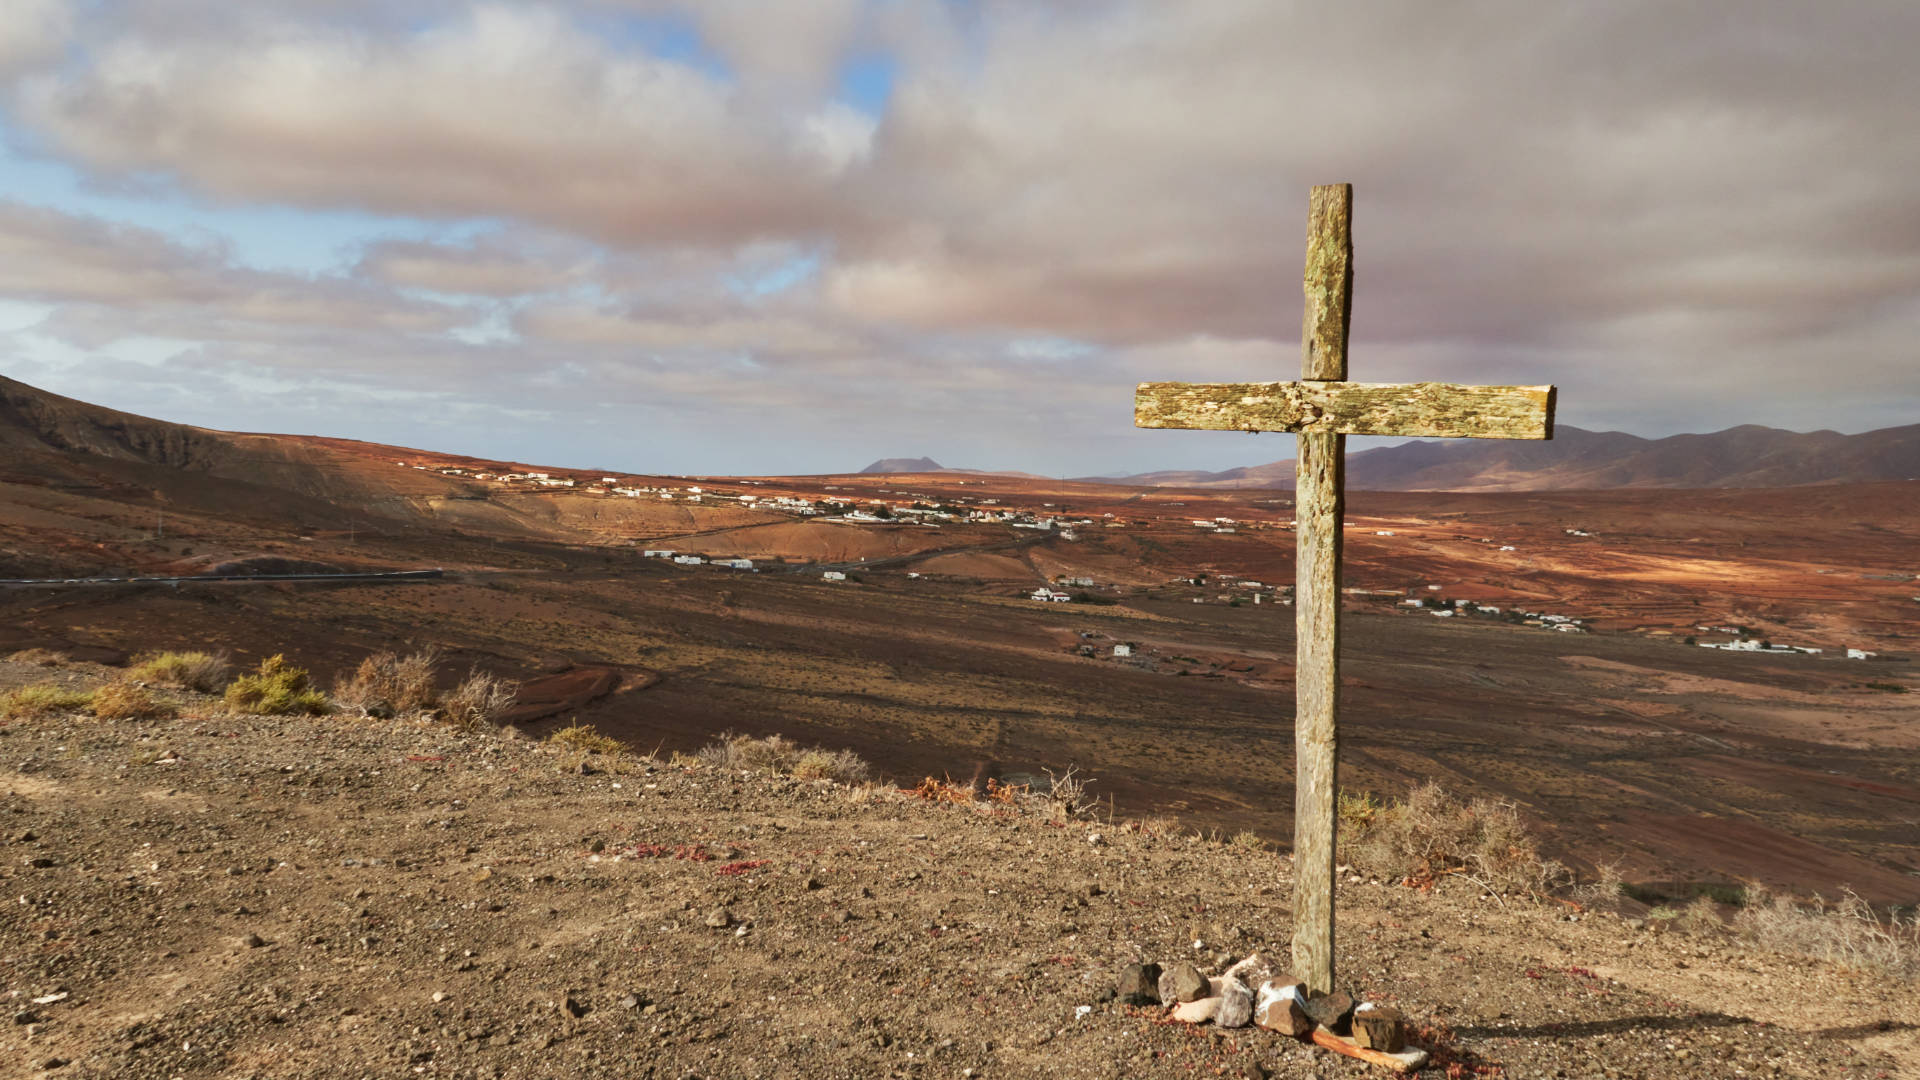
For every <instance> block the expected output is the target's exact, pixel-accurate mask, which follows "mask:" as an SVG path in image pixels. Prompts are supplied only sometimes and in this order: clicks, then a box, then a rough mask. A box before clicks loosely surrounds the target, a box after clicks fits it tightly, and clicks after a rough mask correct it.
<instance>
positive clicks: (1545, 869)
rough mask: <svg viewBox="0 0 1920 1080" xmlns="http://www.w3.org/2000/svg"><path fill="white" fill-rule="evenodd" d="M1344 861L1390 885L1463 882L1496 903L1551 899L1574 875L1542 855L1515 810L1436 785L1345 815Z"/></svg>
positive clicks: (1506, 803) (1501, 803)
mask: <svg viewBox="0 0 1920 1080" xmlns="http://www.w3.org/2000/svg"><path fill="white" fill-rule="evenodd" d="M1343 817H1346V818H1347V820H1348V828H1347V829H1346V830H1344V831H1343V833H1342V835H1341V836H1340V846H1341V854H1342V857H1343V858H1345V859H1346V861H1348V862H1350V863H1352V864H1354V865H1355V866H1359V867H1364V868H1365V869H1367V870H1368V871H1369V872H1371V873H1373V874H1375V875H1378V876H1380V877H1384V878H1400V879H1405V880H1407V881H1409V882H1411V883H1414V884H1427V883H1431V882H1432V881H1434V880H1435V879H1437V878H1439V877H1441V876H1443V875H1446V874H1459V875H1461V876H1463V877H1466V878H1468V879H1469V880H1472V881H1474V882H1476V883H1477V884H1479V885H1481V886H1482V887H1484V888H1485V889H1487V890H1488V891H1489V892H1492V893H1494V894H1496V895H1526V896H1535V897H1538V896H1543V895H1545V894H1546V893H1547V892H1548V891H1549V890H1550V889H1552V888H1554V887H1556V886H1558V885H1560V884H1563V883H1564V882H1565V881H1566V879H1567V877H1568V874H1567V870H1566V868H1565V867H1564V866H1561V865H1560V864H1559V863H1558V862H1554V861H1552V860H1549V859H1543V858H1541V857H1540V849H1539V845H1538V843H1537V841H1535V839H1534V837H1533V835H1532V834H1531V833H1530V832H1528V830H1527V827H1526V824H1525V823H1524V822H1522V821H1521V820H1520V811H1519V809H1518V808H1517V807H1515V806H1514V805H1513V804H1512V803H1508V802H1499V801H1496V800H1493V799H1475V800H1473V801H1472V802H1470V803H1463V802H1461V801H1460V800H1459V799H1457V798H1455V797H1454V796H1452V795H1450V794H1448V793H1447V791H1446V790H1445V789H1444V788H1442V787H1441V786H1440V785H1438V784H1435V783H1433V782H1431V781H1429V782H1427V783H1425V784H1422V785H1420V786H1419V787H1417V788H1415V789H1413V791H1412V792H1411V793H1409V794H1408V795H1407V798H1406V801H1404V802H1395V803H1389V804H1384V805H1379V806H1378V807H1377V809H1374V810H1373V811H1371V813H1370V814H1353V815H1343Z"/></svg>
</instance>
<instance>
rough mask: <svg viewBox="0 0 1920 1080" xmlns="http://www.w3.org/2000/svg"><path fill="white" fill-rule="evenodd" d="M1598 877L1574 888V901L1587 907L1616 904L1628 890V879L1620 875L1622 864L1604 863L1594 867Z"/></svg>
mask: <svg viewBox="0 0 1920 1080" xmlns="http://www.w3.org/2000/svg"><path fill="white" fill-rule="evenodd" d="M1594 872H1595V873H1596V874H1597V875H1598V876H1597V877H1596V878H1595V879H1594V880H1592V881H1588V882H1583V883H1581V884H1579V885H1576V886H1574V888H1573V899H1574V900H1576V901H1578V902H1579V903H1580V904H1581V905H1583V906H1586V907H1595V906H1597V905H1600V904H1611V903H1615V902H1617V901H1618V900H1619V899H1620V895H1621V893H1622V892H1624V891H1625V889H1626V884H1627V882H1626V878H1624V877H1622V876H1621V874H1620V864H1619V863H1617V862H1604V863H1601V864H1599V865H1598V866H1596V867H1594Z"/></svg>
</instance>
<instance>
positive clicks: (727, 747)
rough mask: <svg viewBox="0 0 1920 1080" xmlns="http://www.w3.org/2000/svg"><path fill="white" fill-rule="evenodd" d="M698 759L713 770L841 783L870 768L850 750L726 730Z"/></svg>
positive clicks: (851, 781) (861, 775) (859, 778)
mask: <svg viewBox="0 0 1920 1080" xmlns="http://www.w3.org/2000/svg"><path fill="white" fill-rule="evenodd" d="M698 759H699V761H700V763H701V764H702V765H710V766H712V767H714V768H716V769H729V770H732V771H735V772H766V773H774V774H777V775H786V776H792V777H795V778H797V779H801V780H833V781H836V782H838V783H842V784H854V783H858V782H860V781H862V780H865V779H866V778H867V775H868V773H869V772H870V771H871V770H870V769H869V767H868V765H867V763H866V762H865V761H864V760H862V759H861V757H860V755H858V754H856V753H854V752H853V751H851V750H824V749H821V748H819V747H810V748H802V747H801V746H800V744H799V743H796V742H794V741H793V740H792V739H789V738H787V737H785V736H783V735H768V736H767V737H765V738H762V739H756V738H753V737H752V736H748V735H735V734H734V733H732V732H727V733H726V734H724V735H722V736H720V741H719V742H714V743H708V744H707V745H706V746H704V747H702V748H701V749H700V753H699V756H698Z"/></svg>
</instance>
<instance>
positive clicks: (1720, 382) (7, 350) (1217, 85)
mask: <svg viewBox="0 0 1920 1080" xmlns="http://www.w3.org/2000/svg"><path fill="white" fill-rule="evenodd" d="M1917 45H1920V4H1915V3H1913V2H1912V0H1850V2H1849V3H1846V4H1826V3H1813V2H1808V3H1778V2H1768V0H1726V2H1719V3H1700V2H1688V0H1653V2H1632V0H1621V2H1610V3H1607V4H1577V5H1576V4H1540V3H1537V2H1534V0H1515V2H1501V3H1483V2H1472V0H1467V2H1461V3H1450V4H1434V3H1431V2H1426V0H1415V2H1403V3H1390V2H1389V3H1367V4H1340V3H1328V2H1325V0H1319V2H1316V3H1300V4H1296V3H1290V2H1285V0H1183V2H1181V3H1167V2H1166V0H702V2H676V0H572V2H566V3H544V4H522V3H511V2H485V3H470V2H463V0H408V2H407V3H402V4H396V3H392V2H390V0H248V2H247V3H245V4H235V3H233V2H232V0H5V2H4V3H0V373H4V374H6V375H8V376H11V377H13V378H16V379H20V380H22V381H24V382H28V383H32V384H34V385H37V386H40V387H43V388H45V389H48V390H52V391H55V392H57V393H62V394H67V395H69V396H73V397H78V398H82V399H84V400H88V401H94V402H98V403H100V404H104V405H109V406H112V407H115V408H120V409H125V410H129V411H133V412H139V413H143V414H146V415H150V416H157V417H161V418H164V419H169V420H177V421H181V422H186V423H192V424H199V425H203V426H208V427H217V428H226V429H234V430H246V431H284V432H299V433H310V434H323V435H337V436H345V437H350V438H360V439H369V440H373V441H378V442H385V443H393V444H397V445H402V446H415V447H422V448H428V449H440V450H447V451H453V452H460V453H470V454H476V455H483V456H489V457H500V458H511V459H517V460H522V461H530V462H538V463H543V464H554V465H563V466H567V465H570V466H578V467H600V468H609V469H620V470H626V471H632V472H655V473H684V474H725V473H738V474H758V473H813V472H828V471H846V470H851V469H857V468H859V467H860V466H862V465H864V464H866V463H867V462H868V461H870V460H872V459H874V458H878V457H887V456H918V455H929V456H932V457H934V458H936V459H938V460H939V461H941V462H942V463H944V464H948V465H955V466H966V467H976V468H992V469H1014V470H1023V471H1028V472H1035V473H1042V474H1048V475H1093V474H1114V473H1129V472H1139V471H1147V470H1153V469H1191V468H1204V469H1223V468H1229V467H1233V466H1236V465H1247V464H1255V463H1260V462H1266V461H1273V460H1277V459H1281V458H1286V457H1290V456H1292V442H1293V440H1292V439H1291V438H1290V437H1288V436H1285V435H1271V434H1269V435H1263V436H1252V437H1249V436H1247V435H1244V434H1232V433H1207V432H1185V431H1141V430H1136V429H1134V428H1133V426H1132V392H1133V387H1134V385H1135V384H1136V383H1137V382H1140V381H1142V380H1158V379H1180V380H1190V381H1247V380H1263V379H1290V378H1297V377H1298V372H1299V348H1300V346H1299V340H1300V337H1299V335H1300V317H1301V306H1302V305H1301V293H1300V275H1301V267H1302V256H1303V254H1304V237H1305V228H1306V208H1307V194H1308V189H1309V187H1310V186H1311V185H1313V184H1316V183H1333V182H1351V183H1352V184H1353V185H1354V189H1355V193H1354V202H1355V209H1354V226H1353V231H1354V241H1355V260H1354V262H1355V282H1354V297H1353V312H1352V341H1351V348H1350V354H1351V363H1350V372H1349V374H1350V377H1351V378H1354V379H1357V380H1361V381H1373V382H1391V381H1413V380H1437V381H1452V382H1478V383H1519V384H1537V383H1553V384H1556V385H1558V386H1559V388H1560V395H1559V419H1560V421H1561V422H1562V423H1566V424H1573V425H1577V426H1580V427H1586V428H1593V429H1614V430H1624V431H1630V432H1633V433H1635V434H1639V435H1645V436H1661V435H1669V434H1674V433H1678V432H1700V431H1716V430H1720V429H1722V428H1726V427H1730V426H1733V425H1736V424H1745V423H1757V424H1766V425H1770V426H1775V427H1783V428H1789V429H1793V430H1798V431H1808V430H1816V429H1822V428H1827V429H1834V430H1838V431H1844V432H1858V431H1865V430H1871V429H1874V428H1879V427H1887V426H1893V425H1899V424H1908V423H1913V422H1915V421H1916V420H1917V419H1920V415H1916V413H1917V412H1920V409H1916V406H1917V405H1920V346H1916V344H1915V343H1916V342H1920V180H1916V177H1920V125H1916V124H1914V123H1913V122H1912V113H1911V110H1912V103H1913V102H1915V101H1920V65H1917V64H1913V63H1911V53H1912V51H1913V49H1914V48H1915V47H1916V46H1917Z"/></svg>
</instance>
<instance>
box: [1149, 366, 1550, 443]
mask: <svg viewBox="0 0 1920 1080" xmlns="http://www.w3.org/2000/svg"><path fill="white" fill-rule="evenodd" d="M1553 399H1554V388H1553V387H1551V386H1458V385H1455V384H1452V383H1432V382H1419V383H1355V382H1333V381H1327V380H1302V381H1300V382H1258V383H1179V382H1147V383H1141V384H1140V385H1139V387H1138V388H1137V389H1135V390H1134V394H1133V423H1134V426H1135V427H1143V428H1198V429H1202V430H1207V431H1296V432H1324V433H1329V434H1336V435H1408V436H1414V437H1417V438H1426V439H1549V438H1552V437H1553Z"/></svg>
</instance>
